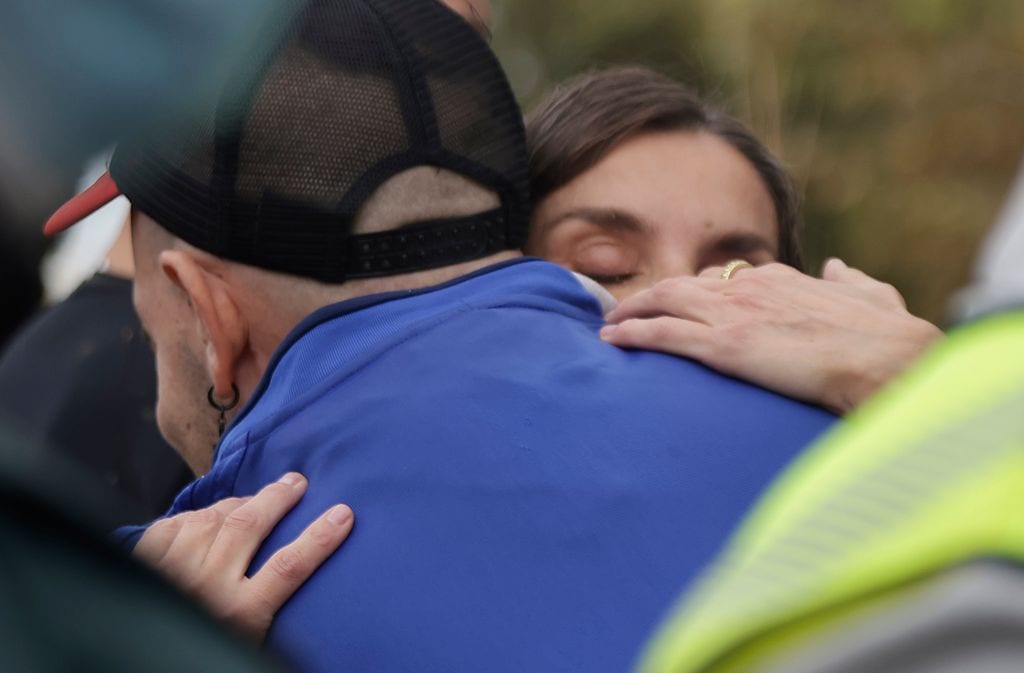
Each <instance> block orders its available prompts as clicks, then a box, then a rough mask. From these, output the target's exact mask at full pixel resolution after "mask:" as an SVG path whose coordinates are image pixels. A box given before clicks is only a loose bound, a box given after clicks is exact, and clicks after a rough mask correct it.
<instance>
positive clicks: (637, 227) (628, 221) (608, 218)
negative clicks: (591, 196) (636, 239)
mask: <svg viewBox="0 0 1024 673" xmlns="http://www.w3.org/2000/svg"><path fill="white" fill-rule="evenodd" d="M565 220H585V221H587V222H590V223H591V224H595V225H597V226H599V227H601V228H602V229H610V230H612V231H630V232H636V233H642V232H645V231H649V230H650V226H649V225H648V224H647V223H646V222H644V221H643V220H642V219H641V218H639V217H637V216H636V215H634V214H633V213H630V212H627V211H625V210H619V209H617V208H574V209H572V210H570V211H568V212H565V213H562V214H561V215H559V216H558V217H556V218H554V219H553V220H551V221H550V222H547V223H545V224H544V225H543V226H544V228H545V229H551V228H553V227H555V226H557V225H559V224H561V223H562V222H564V221H565Z"/></svg>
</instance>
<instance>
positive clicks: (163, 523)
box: [132, 514, 185, 566]
mask: <svg viewBox="0 0 1024 673" xmlns="http://www.w3.org/2000/svg"><path fill="white" fill-rule="evenodd" d="M184 523H185V517H184V515H182V514H178V515H177V516H172V517H170V518H167V519H161V520H159V521H156V522H154V523H153V524H152V525H150V527H149V528H147V529H146V532H145V533H143V534H142V539H140V540H139V543H138V544H137V545H135V549H133V550H132V555H133V556H134V557H135V558H137V559H140V560H142V561H144V562H145V563H148V564H150V565H154V566H155V565H156V564H157V563H158V562H159V561H160V559H162V558H163V557H164V555H165V554H166V553H167V550H168V549H170V548H171V543H173V542H174V538H176V537H177V536H178V532H179V531H181V527H182V525H183V524H184Z"/></svg>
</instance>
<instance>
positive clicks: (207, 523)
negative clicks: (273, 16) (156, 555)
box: [156, 498, 248, 588]
mask: <svg viewBox="0 0 1024 673" xmlns="http://www.w3.org/2000/svg"><path fill="white" fill-rule="evenodd" d="M247 500H248V498H226V499H224V500H221V501H219V502H217V503H215V504H213V505H210V506H209V507H206V508H205V509H200V510H197V511H195V512H186V513H184V514H181V515H180V516H181V527H180V530H179V531H178V534H177V536H175V538H174V541H173V542H172V543H171V546H170V547H169V548H168V549H167V552H166V553H165V554H164V556H163V558H161V559H160V560H159V562H157V564H156V566H157V568H158V569H159V570H160V571H161V572H163V573H164V574H166V575H167V576H168V577H170V578H171V579H173V580H175V581H176V582H178V584H179V585H180V586H183V587H185V588H188V587H190V586H192V585H193V584H194V583H195V581H196V579H197V578H198V575H199V569H200V568H201V567H202V564H203V561H205V560H206V556H207V554H208V553H209V551H210V547H211V545H212V544H213V541H214V540H215V539H216V538H217V532H218V531H219V530H220V526H221V523H222V522H223V521H224V518H225V517H226V516H227V515H229V514H230V513H231V512H233V511H234V510H235V509H237V508H239V507H241V506H242V505H243V504H245V502H246V501H247Z"/></svg>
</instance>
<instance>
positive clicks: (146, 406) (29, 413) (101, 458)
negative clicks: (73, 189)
mask: <svg viewBox="0 0 1024 673" xmlns="http://www.w3.org/2000/svg"><path fill="white" fill-rule="evenodd" d="M93 177H94V178H95V176H93ZM90 219H91V220H92V221H90V222H89V223H88V224H89V226H91V227H95V228H96V230H97V234H96V238H97V239H98V241H99V245H100V246H104V245H105V244H109V243H108V242H109V241H110V240H111V238H113V239H114V242H113V244H112V245H110V247H109V250H107V252H106V255H105V258H104V259H103V263H102V266H101V268H100V269H99V270H95V269H96V265H95V262H94V261H92V258H93V256H94V255H95V251H94V250H93V248H95V246H94V245H91V244H90V243H91V242H90V241H89V240H87V239H85V238H84V237H83V236H74V237H72V238H71V239H70V240H68V239H65V240H62V241H61V242H60V244H58V246H57V247H56V250H55V252H54V253H52V255H51V257H52V259H51V262H52V264H51V268H53V269H56V270H59V271H60V274H54V273H51V274H49V276H50V277H51V278H52V280H51V282H50V292H51V293H55V294H59V293H60V292H61V291H62V288H63V287H65V286H66V285H68V281H67V280H66V279H65V278H64V276H69V275H70V282H71V283H74V281H75V279H76V278H80V277H81V276H83V275H84V276H86V280H85V281H84V282H82V283H81V285H79V286H78V287H77V288H74V291H73V292H72V293H71V294H70V296H68V297H67V298H66V299H64V300H63V301H61V302H59V303H58V304H56V305H54V306H53V307H51V308H49V309H48V310H46V311H45V312H44V313H42V314H41V315H38V316H37V317H36V318H35V319H34V320H33V321H31V322H30V323H29V324H28V325H26V326H25V327H24V328H23V329H22V330H21V331H20V332H19V334H18V335H17V336H16V337H15V338H14V339H12V341H11V343H10V344H9V346H8V348H7V349H5V350H4V351H3V352H2V353H0V416H3V417H4V418H5V420H6V422H7V423H8V424H9V425H11V426H12V427H15V428H18V430H19V431H20V432H22V433H23V434H24V435H25V436H27V437H29V438H31V439H32V440H33V441H34V443H35V444H36V445H38V446H45V447H49V450H51V451H54V452H56V453H59V454H61V455H63V456H65V457H67V458H70V459H71V460H73V461H75V462H76V463H77V464H79V465H80V466H81V467H82V468H84V469H85V470H86V471H88V472H90V473H91V474H92V475H93V476H94V477H95V479H96V480H97V481H98V482H100V483H105V484H106V485H107V486H108V487H109V488H110V489H111V491H112V492H115V493H117V494H118V495H119V496H121V498H122V500H121V501H122V502H125V503H130V504H131V505H132V507H131V509H130V510H127V511H125V512H124V513H123V514H122V519H121V521H120V523H121V524H127V523H140V522H142V521H147V520H149V519H151V518H153V517H155V516H157V515H159V514H160V513H162V512H164V511H165V510H166V509H167V507H168V505H169V504H170V502H171V501H172V499H173V498H174V495H175V494H176V493H177V492H178V491H179V490H181V488H182V487H183V486H184V485H185V484H187V483H188V482H189V481H191V478H192V474H191V472H190V471H189V469H188V467H187V466H186V465H185V463H184V461H182V460H181V458H180V457H179V456H178V455H177V454H176V453H175V452H174V450H173V449H171V447H170V446H169V445H168V444H167V442H165V441H164V439H163V438H162V437H161V436H160V432H159V430H158V429H157V427H156V421H155V418H154V414H153V410H154V407H155V405H156V372H155V370H154V367H153V353H152V350H151V349H150V347H149V344H148V343H147V341H146V338H145V335H144V333H143V331H142V325H141V324H140V323H139V319H138V316H137V315H136V313H135V309H134V307H133V306H132V281H131V278H132V275H133V273H134V265H133V262H132V249H131V237H130V229H129V227H128V226H127V225H126V223H127V221H128V204H127V203H126V202H124V200H123V199H121V200H119V201H118V202H116V203H112V204H109V205H108V206H107V207H105V208H103V209H102V210H101V211H100V212H98V213H96V214H94V215H93V216H92V217H91V218H90ZM108 232H109V233H108ZM72 233H77V232H72ZM100 250H101V251H102V247H100ZM91 270H95V273H91ZM58 276H59V277H58ZM90 276H91V277H90ZM63 291H66V290H63Z"/></svg>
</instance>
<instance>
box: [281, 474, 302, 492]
mask: <svg viewBox="0 0 1024 673" xmlns="http://www.w3.org/2000/svg"><path fill="white" fill-rule="evenodd" d="M278 481H279V482H281V483H282V484H288V485H289V486H291V487H292V488H296V487H298V486H302V485H303V484H304V483H306V479H305V477H303V476H302V475H301V474H299V473H298V472H289V473H288V474H286V475H284V476H283V477H281V478H280V479H278Z"/></svg>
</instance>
